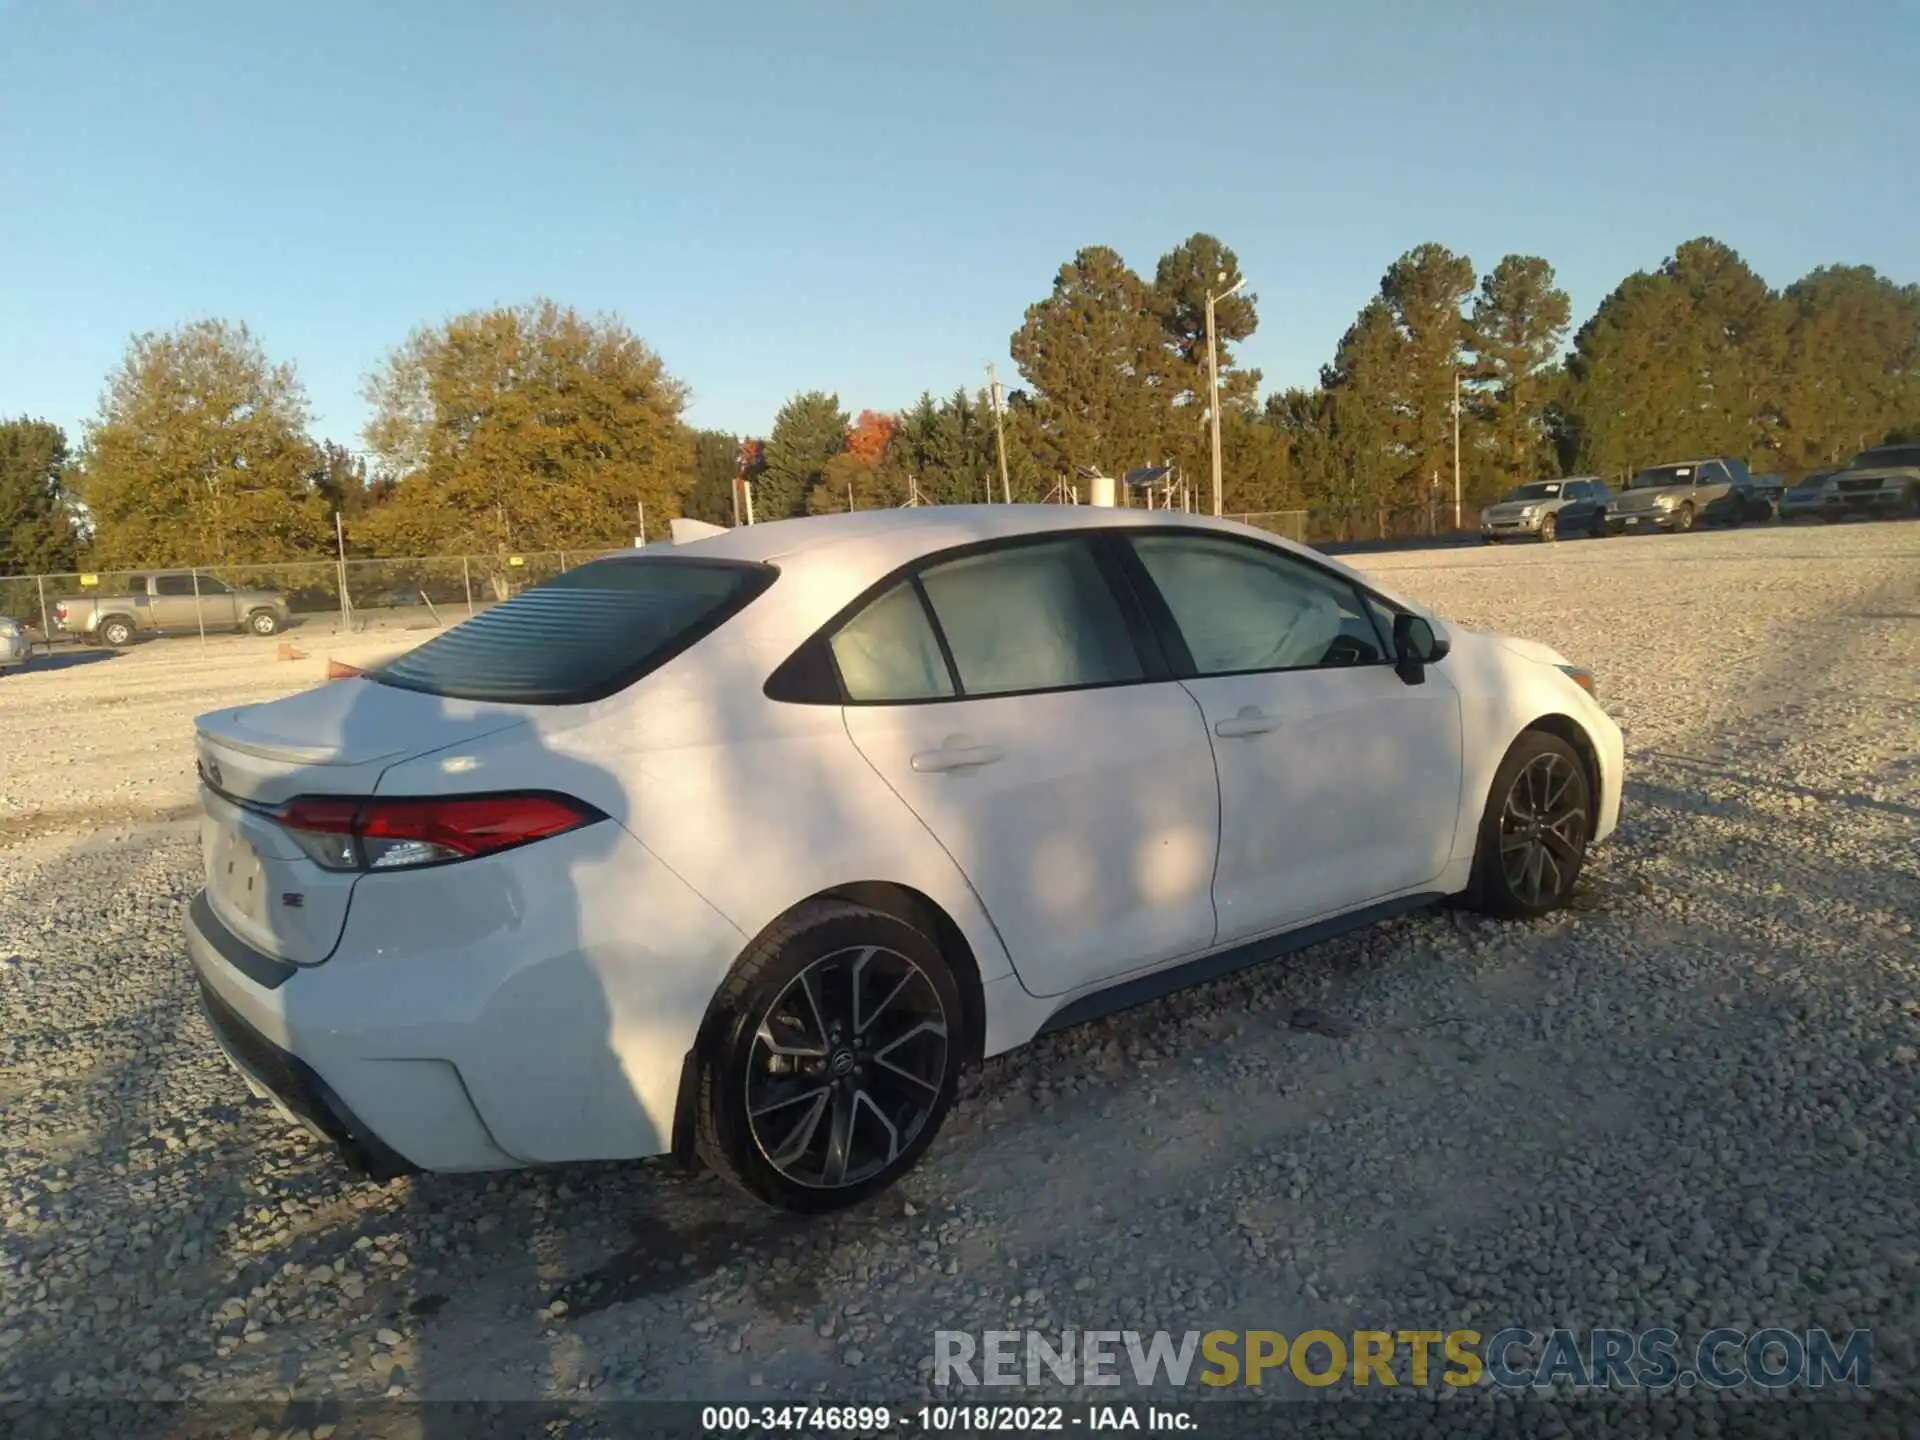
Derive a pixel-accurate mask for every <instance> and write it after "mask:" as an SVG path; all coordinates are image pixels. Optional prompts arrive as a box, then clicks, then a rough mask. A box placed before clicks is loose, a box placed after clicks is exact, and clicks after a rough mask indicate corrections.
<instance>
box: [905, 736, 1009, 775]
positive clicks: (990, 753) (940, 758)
mask: <svg viewBox="0 0 1920 1440" xmlns="http://www.w3.org/2000/svg"><path fill="white" fill-rule="evenodd" d="M1006 754H1007V752H1006V751H1005V750H1003V749H1002V748H1001V747H1000V746H998V745H964V744H962V745H955V744H952V743H951V742H949V743H948V744H945V745H942V746H941V747H940V748H939V749H938V750H922V751H921V752H920V753H919V754H918V755H916V756H914V757H913V761H912V764H913V768H914V771H915V773H917V774H920V775H933V774H938V773H939V772H940V771H942V770H972V769H975V768H977V767H978V766H981V765H991V764H993V763H994V761H996V760H1003V759H1005V758H1006Z"/></svg>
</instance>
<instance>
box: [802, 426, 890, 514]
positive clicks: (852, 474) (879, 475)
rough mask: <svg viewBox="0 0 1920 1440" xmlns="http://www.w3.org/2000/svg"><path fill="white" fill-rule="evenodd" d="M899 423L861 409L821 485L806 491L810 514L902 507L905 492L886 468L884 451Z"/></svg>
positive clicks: (823, 476) (824, 474) (828, 466)
mask: <svg viewBox="0 0 1920 1440" xmlns="http://www.w3.org/2000/svg"><path fill="white" fill-rule="evenodd" d="M899 428H900V422H899V421H898V420H896V419H895V418H894V417H893V416H891V415H884V414H881V413H880V412H879V411H877V410H862V411H861V412H860V416H859V418H858V419H857V420H855V421H854V422H853V427H852V428H851V429H850V430H848V431H847V448H846V449H845V450H843V451H841V452H840V453H839V454H838V455H835V456H834V457H833V458H832V459H831V460H829V461H828V462H827V466H826V469H825V470H824V471H823V472H822V474H821V480H820V483H819V484H818V485H816V486H814V488H813V489H812V490H811V491H809V492H808V496H807V510H808V513H809V514H814V515H830V514H833V513H835V512H836V511H842V510H849V509H852V510H881V509H888V508H891V507H893V506H895V505H900V504H903V503H904V502H905V501H906V499H907V489H906V487H905V486H904V485H903V484H902V483H901V479H900V476H899V474H898V472H897V471H896V470H895V469H892V468H890V467H888V466H887V464H886V458H887V449H888V447H889V445H890V444H891V443H892V441H893V437H894V435H895V433H896V432H897V431H898V430H899Z"/></svg>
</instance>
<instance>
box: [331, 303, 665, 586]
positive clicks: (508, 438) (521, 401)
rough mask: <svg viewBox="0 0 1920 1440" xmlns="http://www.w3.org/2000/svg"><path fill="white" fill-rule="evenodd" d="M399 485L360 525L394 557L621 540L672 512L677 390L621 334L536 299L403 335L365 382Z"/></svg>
mask: <svg viewBox="0 0 1920 1440" xmlns="http://www.w3.org/2000/svg"><path fill="white" fill-rule="evenodd" d="M367 398H368V399H369V400H370V401H371V402H372V404H373V406H374V418H373V420H372V421H371V422H370V423H369V425H368V426H367V432H366V433H367V443H368V445H369V446H370V447H371V448H372V449H373V451H374V452H375V453H376V455H377V456H378V457H379V459H380V462H381V466H382V468H383V469H384V470H385V471H386V472H387V473H388V474H390V475H392V476H393V477H395V479H396V481H397V483H396V487H395V491H394V495H393V497H392V499H391V501H389V502H388V503H387V504H385V505H383V506H381V507H380V508H379V509H378V510H377V511H375V512H373V513H372V514H371V515H369V517H368V520H367V527H368V528H369V529H370V530H371V531H373V532H374V533H375V534H376V535H377V536H378V537H379V538H380V540H381V541H383V542H385V543H386V544H388V545H391V546H394V547H399V548H393V549H390V550H389V552H388V553H403V554H404V553H412V554H419V553H423V552H425V553H431V552H432V551H433V550H444V549H455V548H462V547H467V546H481V545H485V546H489V547H493V546H497V547H500V548H512V549H529V550H531V549H553V548H563V547H566V546H569V545H580V544H596V543H597V544H607V543H616V542H621V541H622V540H623V539H624V538H625V537H628V536H631V535H632V534H633V533H634V525H635V522H636V519H637V514H636V506H637V505H640V504H644V505H645V506H646V513H647V521H648V523H649V524H650V525H652V524H663V523H665V522H666V521H667V520H669V519H670V518H672V517H673V516H675V515H678V514H680V513H681V505H682V501H683V499H684V497H685V494H686V492H687V490H688V488H689V485H690V480H691V476H692V460H693V454H692V450H693V442H692V439H691V436H690V433H689V432H688V430H687V427H686V426H685V425H683V424H682V423H681V420H680V414H681V411H682V409H683V408H684V407H685V405H686V387H685V386H684V385H682V384H681V383H680V382H679V381H678V380H676V379H675V378H674V377H673V376H672V375H670V374H668V373H667V368H666V366H665V364H664V363H663V362H662V361H661V359H660V357H659V356H658V355H656V354H655V353H654V352H653V351H652V350H651V349H649V348H648V347H647V345H646V344H645V343H644V342H643V341H642V340H641V339H640V338H639V337H638V336H637V335H635V334H634V333H633V332H632V331H631V330H629V329H628V328H627V327H626V325H625V324H623V323H622V322H621V321H619V320H618V319H617V318H613V317H602V318H588V317H585V316H582V315H581V314H579V313H578V312H577V311H575V310H572V309H569V308H566V307H564V306H561V305H557V304H555V303H554V302H553V301H551V300H539V301H535V302H533V303H531V304H528V305H521V306H516V307H512V308H508V309H498V310H485V311H478V312H475V313H473V314H469V315H461V316H458V317H456V318H454V319H452V320H449V321H447V322H446V323H445V324H442V325H436V326H427V327H422V328H420V329H418V330H415V331H414V332H413V334H412V335H411V336H410V337H409V338H408V339H407V342H406V343H405V344H404V345H402V346H401V347H400V348H399V349H397V350H395V351H394V352H393V353H392V354H391V355H390V356H388V357H387V360H386V362H385V363H384V364H383V365H382V367H381V368H380V369H379V370H378V371H377V372H375V374H374V375H373V376H372V377H371V378H370V379H369V381H368V382H367Z"/></svg>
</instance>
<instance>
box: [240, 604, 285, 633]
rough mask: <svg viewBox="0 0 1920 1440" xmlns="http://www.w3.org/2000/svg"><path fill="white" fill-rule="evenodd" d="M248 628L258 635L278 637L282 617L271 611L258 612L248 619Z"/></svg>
mask: <svg viewBox="0 0 1920 1440" xmlns="http://www.w3.org/2000/svg"><path fill="white" fill-rule="evenodd" d="M247 628H248V629H249V630H251V631H253V633H254V634H256V635H278V634H279V633H280V617H279V616H278V615H276V614H274V613H273V611H271V610H256V611H254V612H253V614H251V615H249V616H248V617H247Z"/></svg>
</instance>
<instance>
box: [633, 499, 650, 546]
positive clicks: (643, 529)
mask: <svg viewBox="0 0 1920 1440" xmlns="http://www.w3.org/2000/svg"><path fill="white" fill-rule="evenodd" d="M633 508H634V509H636V510H638V511H639V512H640V543H641V544H642V545H644V544H646V543H647V502H646V501H644V500H636V501H634V502H633Z"/></svg>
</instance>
